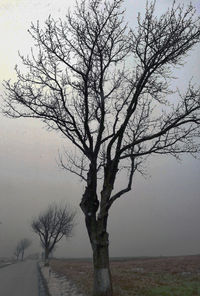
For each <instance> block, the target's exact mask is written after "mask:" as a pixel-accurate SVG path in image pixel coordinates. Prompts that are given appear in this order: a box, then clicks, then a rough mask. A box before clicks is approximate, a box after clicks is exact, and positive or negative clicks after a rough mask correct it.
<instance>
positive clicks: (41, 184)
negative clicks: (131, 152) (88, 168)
mask: <svg viewBox="0 0 200 296" xmlns="http://www.w3.org/2000/svg"><path fill="white" fill-rule="evenodd" d="M157 2H158V3H157V12H158V14H159V13H161V12H163V11H164V10H166V9H167V7H168V6H169V5H170V4H171V3H172V1H171V0H162V1H157ZM180 2H181V1H180ZM182 2H183V1H182ZM186 2H187V1H184V3H186ZM188 2H189V1H188ZM192 2H193V4H194V5H195V6H196V8H197V13H198V14H199V13H200V1H192ZM73 4H74V1H73V0H71V1H69V0H68V1H66V0H59V1H57V0H52V1H50V0H43V1H39V0H0V36H1V46H0V81H1V82H2V80H4V79H9V78H12V79H14V77H15V73H14V66H15V64H16V63H17V64H19V65H20V61H19V58H18V50H19V51H20V52H21V53H23V54H26V53H28V52H29V49H30V47H31V46H32V40H31V38H30V36H29V34H28V33H27V30H28V28H29V27H30V23H31V22H32V21H33V22H36V21H37V20H38V19H39V20H40V22H41V23H42V22H43V21H44V20H45V19H46V18H47V17H48V15H49V14H52V15H53V16H55V17H64V15H65V13H66V11H67V9H68V7H69V6H70V5H73ZM124 5H125V8H126V9H127V13H126V17H127V20H128V21H129V23H130V24H131V25H134V24H135V18H136V16H137V12H139V11H140V12H142V13H143V12H144V7H145V1H144V0H136V1H128V0H126V1H125V3H124ZM187 61H188V62H187V64H185V66H184V67H183V69H181V70H175V74H176V76H178V77H179V79H177V80H176V82H175V84H176V85H177V86H178V87H180V89H183V88H184V87H185V85H186V84H187V82H188V81H189V79H190V78H191V77H192V76H193V78H194V81H196V82H198V81H199V78H200V59H199V49H196V50H194V51H193V52H192V54H191V55H190V57H188V59H187ZM0 91H1V94H2V93H3V90H2V86H0ZM0 103H1V104H2V101H0ZM0 119H1V124H0V188H1V191H0V221H1V222H2V224H1V225H0V257H1V256H10V255H12V253H13V249H14V245H15V244H16V243H17V241H18V240H20V239H21V238H23V237H28V238H31V239H32V240H33V242H34V243H33V246H32V248H31V251H33V252H34V251H37V250H38V248H39V242H38V239H37V237H36V236H34V234H33V233H32V232H31V229H30V226H29V225H30V221H31V219H32V217H34V216H37V215H38V214H39V212H40V211H41V210H43V209H45V208H46V207H47V206H48V204H49V203H50V202H52V201H55V200H56V201H65V200H67V201H69V202H70V203H71V204H73V205H74V206H76V207H78V205H79V202H80V200H81V194H82V192H83V188H84V184H83V183H80V182H79V180H78V178H76V177H74V176H72V175H70V174H69V173H66V172H65V171H63V170H60V169H59V168H58V164H57V158H58V157H57V156H58V151H62V150H63V147H66V148H67V147H68V144H67V143H66V141H65V139H63V138H61V137H60V136H59V135H57V134H56V133H54V132H48V131H47V130H46V129H45V127H44V125H43V124H42V123H41V122H39V121H37V120H30V119H18V120H14V119H8V118H5V117H3V115H1V114H0ZM146 167H147V173H148V176H147V177H146V178H142V177H141V176H139V175H138V176H136V178H135V180H134V185H133V190H132V191H131V192H130V193H128V194H127V195H125V196H124V197H123V198H122V199H121V200H119V201H118V202H117V203H116V204H114V205H113V208H112V209H111V213H110V218H109V233H110V255H111V256H143V255H146V256H151V255H153V256H156V255H180V254H196V253H200V236H199V225H200V215H199V209H200V178H199V175H200V161H199V160H196V159H193V158H192V157H190V156H185V157H183V160H182V162H181V163H178V162H177V161H176V160H175V159H171V158H169V157H163V158H158V157H155V158H153V159H151V160H149V162H148V163H147V166H146ZM123 181H124V180H122V183H123ZM118 186H120V184H118ZM78 219H79V224H78V225H77V227H76V230H75V235H74V237H73V238H71V239H70V240H68V241H65V240H64V241H63V242H62V243H61V244H60V246H59V248H58V250H57V255H59V256H65V257H86V256H90V255H91V250H90V245H89V241H88V237H87V233H86V229H85V226H84V219H83V215H82V213H81V211H80V212H79V218H78Z"/></svg>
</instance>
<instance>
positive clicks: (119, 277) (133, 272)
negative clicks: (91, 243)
mask: <svg viewBox="0 0 200 296" xmlns="http://www.w3.org/2000/svg"><path fill="white" fill-rule="evenodd" d="M51 267H52V269H53V270H54V271H55V272H56V273H58V274H62V275H65V276H66V277H67V278H68V279H70V280H71V281H72V282H74V283H75V284H76V285H77V287H78V288H79V290H80V291H81V292H83V293H85V295H90V294H91V291H92V275H93V272H92V262H91V261H90V260H86V259H85V260H84V259H77V260H72V259H71V260H69V259H68V260H67V259H64V260H63V259H62V260H61V259H54V260H52V261H51ZM111 273H112V278H113V286H114V296H133V295H137V296H139V295H142V296H145V295H169V294H149V293H150V292H149V291H150V290H151V289H155V288H157V287H162V286H163V287H164V286H166V287H172V288H173V287H179V286H180V287H182V286H183V285H184V282H187V283H194V282H195V283H196V282H197V283H198V282H199V288H198V287H197V290H198V289H200V255H199V256H180V257H159V258H145V259H139V258H138V259H128V258H124V259H123V258H121V259H116V260H111ZM197 285H198V284H197ZM198 291H200V290H198ZM166 293H167V292H166ZM181 293H182V292H180V294H178V292H176V293H175V294H173V295H180V296H182V294H181ZM198 293H199V292H197V294H194V293H192V292H191V293H189V294H185V295H192V296H193V295H200V294H198ZM171 295H172V294H170V296H171Z"/></svg>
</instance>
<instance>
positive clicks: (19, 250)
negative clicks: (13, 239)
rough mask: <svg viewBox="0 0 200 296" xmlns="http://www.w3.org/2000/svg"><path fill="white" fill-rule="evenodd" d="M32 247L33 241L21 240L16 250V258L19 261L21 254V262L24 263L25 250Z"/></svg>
mask: <svg viewBox="0 0 200 296" xmlns="http://www.w3.org/2000/svg"><path fill="white" fill-rule="evenodd" d="M30 245H31V241H30V240H29V239H28V238H24V239H21V240H20V241H19V242H18V244H17V246H16V248H15V250H14V255H15V256H16V258H17V260H18V259H19V256H20V254H21V260H22V261H23V260H24V253H25V250H26V249H27V248H29V247H30Z"/></svg>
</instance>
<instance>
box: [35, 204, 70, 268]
mask: <svg viewBox="0 0 200 296" xmlns="http://www.w3.org/2000/svg"><path fill="white" fill-rule="evenodd" d="M75 216H76V212H75V211H74V210H72V209H71V208H70V207H69V205H67V204H66V205H64V206H63V205H60V206H58V205H56V204H53V205H50V206H49V207H48V209H47V210H46V211H44V212H43V213H41V214H40V215H39V216H38V217H36V218H34V219H33V221H32V224H31V226H32V229H33V230H34V232H35V233H37V234H38V235H39V237H40V242H41V245H42V247H43V248H44V251H45V264H46V265H48V264H49V262H48V259H49V255H50V254H51V253H52V252H53V250H54V249H55V245H56V244H57V243H58V242H59V241H60V240H61V239H62V238H63V236H65V237H70V236H71V235H72V231H73V228H74V226H75Z"/></svg>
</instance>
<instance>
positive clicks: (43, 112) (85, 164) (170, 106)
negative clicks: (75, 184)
mask: <svg viewBox="0 0 200 296" xmlns="http://www.w3.org/2000/svg"><path fill="white" fill-rule="evenodd" d="M122 3H123V0H111V1H108V0H105V1H103V0H88V1H80V3H79V4H77V6H76V9H75V11H74V12H73V14H72V13H70V12H69V13H68V15H67V16H66V19H64V20H59V21H56V20H54V19H52V18H51V17H49V18H48V19H47V21H46V23H45V27H44V28H42V27H41V26H40V24H39V23H37V24H36V25H34V24H32V26H31V29H30V34H31V36H32V38H33V40H34V42H35V44H36V47H35V49H34V50H32V53H31V55H30V56H28V57H24V56H21V59H22V63H23V64H24V65H25V66H26V68H27V72H26V73H25V74H23V73H21V71H20V70H19V69H18V68H16V71H17V76H18V80H17V82H15V83H13V84H12V83H11V82H9V81H8V82H6V83H5V88H6V91H7V98H6V106H7V107H6V109H5V114H7V115H9V116H10V117H15V118H20V117H29V118H38V119H41V120H42V121H43V122H44V123H45V124H46V125H47V126H48V128H49V129H52V130H55V131H57V132H60V133H61V134H62V135H64V136H65V138H66V140H68V141H70V142H71V143H72V144H73V145H74V147H76V152H75V153H74V154H70V153H69V151H66V155H65V156H66V157H67V160H65V159H63V157H61V164H62V166H63V167H64V168H65V169H67V170H69V171H70V172H72V173H75V174H76V175H78V176H79V177H80V178H81V179H82V180H84V181H85V182H86V187H85V190H84V192H83V195H82V200H81V203H80V206H81V209H82V211H83V213H84V215H85V221H86V227H87V231H88V235H89V239H90V242H91V246H92V250H93V263H94V292H93V293H94V294H93V295H95V296H105V295H106V296H108V295H109V296H110V295H112V283H111V276H110V269H109V240H108V233H107V221H108V215H109V210H110V208H111V206H112V204H113V203H114V202H115V201H116V200H117V199H119V198H120V197H121V196H123V194H125V193H127V192H128V191H130V190H131V187H132V180H133V176H134V174H135V173H136V172H141V171H142V165H143V164H144V162H145V160H146V158H147V157H148V156H150V155H156V154H159V155H163V154H165V155H171V156H174V157H178V156H179V155H180V154H181V153H186V152H188V153H192V154H195V153H197V152H199V150H200V149H199V148H200V146H199V142H198V137H199V124H200V90H199V87H195V86H194V85H192V84H191V83H190V84H189V85H188V88H187V90H186V92H185V93H181V92H178V91H177V92H175V91H174V92H172V90H171V89H170V81H171V79H172V78H173V75H172V70H173V68H174V67H175V66H177V65H180V66H181V65H183V63H184V58H185V57H186V56H187V54H188V53H189V51H190V50H191V49H192V48H193V47H194V46H195V45H196V44H197V43H199V38H200V37H199V36H200V19H199V18H198V17H195V9H194V8H193V7H192V5H191V4H190V5H189V6H187V7H184V6H181V5H176V3H175V2H173V5H172V6H171V8H170V9H168V11H167V12H166V13H164V14H163V15H161V16H160V17H157V16H156V15H155V2H152V3H149V4H148V3H147V6H146V13H145V16H144V17H143V18H142V17H141V16H140V15H139V16H138V25H137V28H136V29H135V30H133V29H129V28H128V25H126V24H125V23H124V18H123V17H124V11H123V10H122V8H121V5H122ZM123 171H126V172H127V174H128V177H127V184H125V186H124V188H121V189H120V190H119V191H115V190H114V186H115V184H116V182H117V180H118V178H120V173H121V172H123Z"/></svg>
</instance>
